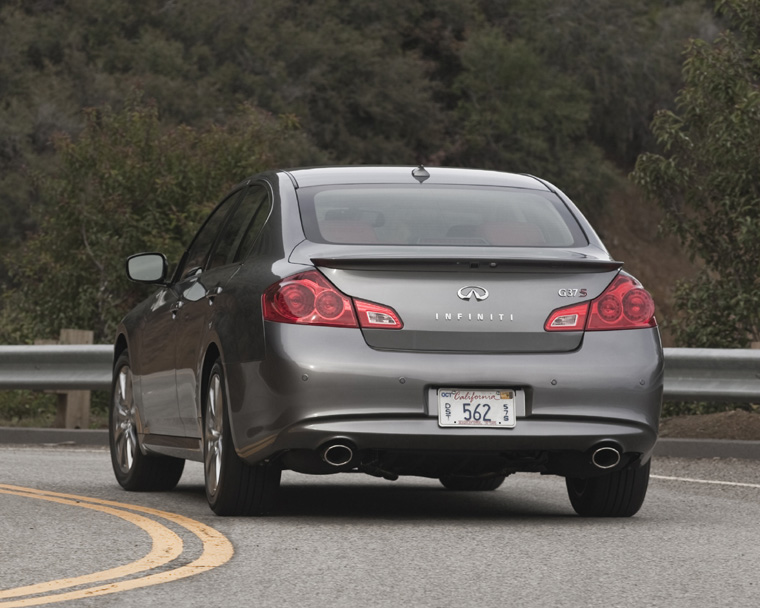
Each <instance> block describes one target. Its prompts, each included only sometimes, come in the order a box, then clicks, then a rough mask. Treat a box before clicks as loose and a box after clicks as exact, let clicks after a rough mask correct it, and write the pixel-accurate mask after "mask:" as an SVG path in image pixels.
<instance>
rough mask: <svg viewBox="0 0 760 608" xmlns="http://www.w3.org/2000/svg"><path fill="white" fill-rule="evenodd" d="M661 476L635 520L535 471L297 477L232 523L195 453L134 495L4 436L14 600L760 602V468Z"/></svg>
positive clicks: (5, 575)
mask: <svg viewBox="0 0 760 608" xmlns="http://www.w3.org/2000/svg"><path fill="white" fill-rule="evenodd" d="M653 472H654V474H655V475H657V476H658V477H657V478H654V479H653V480H652V482H651V485H650V491H649V495H648V497H647V501H646V503H645V504H644V507H643V509H642V510H641V511H640V513H639V514H638V515H637V516H636V517H634V518H631V519H624V520H590V519H582V518H579V517H576V516H575V515H574V514H573V512H572V509H571V508H570V505H569V502H568V500H567V497H566V494H565V488H564V482H563V480H562V479H559V478H554V477H541V476H538V475H528V474H519V475H515V476H513V477H510V478H508V479H507V481H506V483H505V484H504V485H503V486H502V488H500V489H499V490H497V491H495V492H487V493H457V492H449V491H446V490H444V489H443V488H442V487H441V486H439V485H438V484H437V483H436V482H434V481H431V480H425V479H406V480H404V479H402V480H401V481H397V482H387V481H383V480H376V479H373V478H370V477H367V476H363V475H362V476H359V475H346V474H344V475H337V476H331V477H307V476H300V475H296V474H286V475H285V476H284V478H283V489H282V505H281V508H280V511H279V513H278V514H277V515H274V516H269V517H265V518H218V517H216V516H214V515H213V514H212V513H211V511H210V510H209V509H208V506H207V505H206V501H205V496H204V493H203V486H202V480H203V477H202V468H201V466H200V465H199V464H197V463H189V464H188V467H187V469H186V472H185V475H184V476H183V478H182V481H181V482H180V485H179V486H178V489H177V490H176V491H174V492H171V493H159V494H134V493H127V492H124V491H123V490H121V489H120V488H119V487H118V486H117V485H116V483H115V481H114V479H113V476H112V472H111V470H110V461H109V457H108V452H107V451H106V450H103V449H99V448H97V449H92V448H90V449H86V448H65V447H41V446H37V447H18V446H0V513H1V514H0V608H7V607H10V606H32V605H40V603H41V602H43V601H44V602H50V601H52V602H53V603H47V605H50V606H62V607H69V606H84V607H93V608H94V607H101V606H151V607H153V606H155V607H162V606H172V607H175V606H176V607H183V608H184V607H195V606H197V607H203V608H206V607H208V606H217V605H218V606H237V605H241V606H242V605H246V606H257V607H268V606H287V607H299V608H300V607H311V606H315V607H316V606H318V607H322V606H324V607H330V608H337V607H344V606H345V607H351V608H357V607H365V606H366V607H372V606H383V607H384V606H388V607H394V608H396V607H399V606H403V607H405V608H412V607H415V608H416V607H418V606H419V607H427V606H430V607H446V606H452V607H465V606H477V607H488V606H519V607H529V606H558V607H559V606H572V607H587V606H604V607H605V608H612V607H616V606H620V607H626V608H628V607H638V606H668V607H679V606H688V607H689V608H696V607H701V606H710V607H712V606H747V607H750V606H752V607H756V606H760V569H759V568H758V566H759V565H760V462H757V461H742V460H730V459H729V460H719V459H711V460H682V459H676V458H660V459H658V460H656V461H655V466H654V471H653ZM666 478H678V479H666ZM684 479H691V480H709V481H716V482H725V483H697V482H695V481H685V480H684ZM40 491H42V493H41V492H40ZM61 494H64V495H66V496H61ZM112 503H118V504H112ZM232 547H234V555H233V554H232ZM61 579H66V580H63V581H61ZM69 579H73V580H69ZM46 581H54V582H53V583H50V584H48V585H47V586H45V585H41V583H44V582H46ZM25 586H28V588H26V589H19V587H25ZM108 592H110V593H108ZM65 597H71V598H73V599H70V600H68V601H63V602H61V600H62V599H63V598H65Z"/></svg>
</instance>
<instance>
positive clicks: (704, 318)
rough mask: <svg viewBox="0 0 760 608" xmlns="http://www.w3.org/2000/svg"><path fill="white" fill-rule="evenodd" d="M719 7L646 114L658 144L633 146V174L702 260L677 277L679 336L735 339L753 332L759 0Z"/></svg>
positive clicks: (712, 342) (759, 240) (731, 0)
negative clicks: (656, 107) (670, 103)
mask: <svg viewBox="0 0 760 608" xmlns="http://www.w3.org/2000/svg"><path fill="white" fill-rule="evenodd" d="M718 10H719V12H720V13H721V14H722V15H723V16H724V18H725V19H726V20H727V22H728V23H729V24H730V26H731V27H732V29H731V30H729V31H726V32H724V33H722V34H721V35H720V36H719V37H718V38H717V39H716V40H715V42H714V43H707V42H705V41H702V40H694V41H692V42H691V43H690V44H689V46H688V49H687V51H686V60H685V63H684V66H683V78H684V86H683V88H682V89H681V91H680V93H679V94H678V96H677V98H676V106H677V109H676V111H675V112H670V111H662V112H660V113H658V114H657V115H656V117H655V120H654V122H653V124H652V129H653V132H654V134H655V136H656V138H657V142H658V143H659V145H660V147H661V149H662V153H661V154H643V155H641V156H640V157H639V159H638V162H637V163H636V169H635V171H634V173H633V178H634V180H635V181H636V182H637V183H638V184H639V185H640V186H641V187H642V188H643V189H644V190H645V191H646V192H647V194H648V195H649V196H650V197H651V198H652V199H654V200H656V201H657V202H658V203H659V204H660V205H661V206H662V208H663V209H664V210H665V213H666V217H667V220H666V224H665V227H666V229H668V230H670V231H672V232H673V233H675V234H676V235H677V236H678V237H679V239H680V240H681V241H682V243H683V244H684V246H685V247H686V248H687V249H688V251H689V252H690V254H691V255H692V256H693V257H694V258H697V259H699V260H701V261H702V262H703V263H704V270H703V272H702V273H701V275H700V276H699V277H698V278H697V279H696V280H694V281H690V282H685V283H681V284H680V285H679V286H678V289H677V295H676V303H677V306H678V308H679V310H680V312H681V316H680V318H679V319H678V320H677V326H676V334H677V337H678V339H679V340H680V342H681V343H682V344H683V345H685V346H701V347H741V346H746V345H747V344H748V343H749V342H750V341H758V340H760V182H759V181H758V175H760V2H758V1H757V0H724V1H723V2H720V3H719V4H718Z"/></svg>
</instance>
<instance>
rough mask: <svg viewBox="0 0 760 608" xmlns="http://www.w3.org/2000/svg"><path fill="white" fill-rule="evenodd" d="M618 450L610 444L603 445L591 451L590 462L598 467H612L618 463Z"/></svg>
mask: <svg viewBox="0 0 760 608" xmlns="http://www.w3.org/2000/svg"><path fill="white" fill-rule="evenodd" d="M620 458H621V454H620V450H619V449H618V448H616V447H613V446H610V445H603V446H601V447H599V448H596V449H595V450H594V451H593V452H592V453H591V462H592V463H593V465H594V466H595V467H596V468H598V469H613V468H615V467H616V466H617V465H618V464H620Z"/></svg>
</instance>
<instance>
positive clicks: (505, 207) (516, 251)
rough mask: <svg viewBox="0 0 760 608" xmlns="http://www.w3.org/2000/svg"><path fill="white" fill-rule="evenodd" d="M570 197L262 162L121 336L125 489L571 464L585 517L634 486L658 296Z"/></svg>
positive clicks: (230, 505) (612, 510)
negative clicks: (194, 481) (198, 466)
mask: <svg viewBox="0 0 760 608" xmlns="http://www.w3.org/2000/svg"><path fill="white" fill-rule="evenodd" d="M621 267H622V263H621V262H617V261H615V260H613V259H612V258H611V257H610V255H609V253H608V252H607V250H606V249H605V247H604V245H603V244H602V242H601V241H600V239H599V237H598V236H597V235H596V234H595V232H594V230H593V229H592V227H591V226H590V225H589V223H588V222H587V221H586V219H585V218H584V217H583V215H582V214H581V212H580V211H579V210H578V208H577V207H576V206H575V205H574V204H573V203H572V202H571V201H570V200H569V199H568V198H567V197H566V196H565V195H564V194H563V193H562V192H561V191H560V190H558V189H557V188H556V187H554V186H553V185H551V184H549V183H547V182H546V181H544V180H541V179H538V178H536V177H532V176H528V175H516V174H509V173H499V172H491V171H477V170H465V169H447V168H437V167H436V168H425V167H417V168H414V167H331V168H317V169H298V170H291V171H275V172H270V173H264V174H260V175H255V176H253V177H251V178H250V179H247V180H245V181H244V182H243V183H241V184H240V185H239V186H238V187H236V188H235V189H234V190H233V191H232V192H231V193H230V194H229V195H228V196H227V197H226V198H225V199H224V200H223V201H222V202H221V203H220V204H219V205H218V206H217V207H216V209H215V210H214V212H213V213H212V214H211V215H210V217H209V218H208V220H207V221H206V222H205V223H204V225H203V226H202V227H201V228H200V230H199V232H198V234H197V235H196V237H195V239H194V240H193V241H192V242H191V243H190V246H189V247H188V249H187V251H186V252H185V254H184V256H183V257H182V259H181V260H180V261H179V263H178V264H177V266H176V268H174V269H173V271H172V272H171V273H170V272H169V270H168V264H167V261H166V258H165V257H164V256H163V255H161V254H159V253H142V254H137V255H134V256H132V257H131V258H130V259H129V260H128V261H127V272H128V274H129V276H130V278H132V279H133V280H135V281H139V282H143V283H153V284H155V285H156V287H157V290H156V291H155V293H153V295H151V296H150V297H149V298H148V299H147V300H145V301H144V302H143V303H141V304H140V305H138V306H137V307H136V308H135V309H134V310H132V311H131V312H130V313H129V314H128V315H127V316H126V317H125V318H124V320H123V322H122V323H121V325H120V327H119V330H118V335H117V337H116V359H115V365H114V383H113V398H112V408H111V424H110V429H111V455H112V461H113V467H114V472H115V474H116V478H117V480H118V482H119V483H120V484H121V485H122V486H123V487H124V488H126V489H128V490H151V489H153V490H166V489H170V488H172V487H174V485H176V483H177V482H178V480H179V478H180V476H181V474H182V469H183V466H184V461H185V460H186V459H191V460H198V461H202V462H204V463H205V478H206V484H205V485H206V494H207V497H208V501H209V505H210V506H211V508H212V509H213V510H214V512H216V513H217V514H219V515H235V514H261V513H266V512H268V511H270V510H271V509H273V508H274V507H275V505H276V497H277V489H278V487H279V483H280V474H281V471H282V470H284V469H290V470H294V471H298V472H301V473H309V474H327V473H339V472H347V471H353V472H356V471H358V472H362V473H366V474H369V475H374V476H378V477H384V478H386V479H389V480H393V479H396V478H398V476H400V475H417V476H424V477H432V478H437V479H440V481H441V483H442V484H443V486H444V487H445V488H448V489H449V490H452V491H488V490H494V489H495V488H497V487H499V486H500V485H501V484H502V482H503V481H504V479H505V478H506V477H507V476H508V475H510V474H512V473H515V472H518V471H532V472H536V473H542V474H553V475H561V476H563V477H565V478H566V482H567V490H568V495H569V498H570V501H571V503H572V505H573V507H574V508H575V510H576V511H577V512H578V513H579V514H580V515H583V516H618V517H619V516H630V515H633V514H634V513H636V512H637V511H638V510H639V508H640V507H641V504H642V502H643V501H644V497H645V495H646V490H647V483H648V479H649V465H650V458H651V454H652V450H653V447H654V444H655V441H656V438H657V427H658V419H659V414H660V405H661V398H662V382H663V357H662V348H661V344H660V338H659V333H658V329H657V324H656V321H655V318H654V304H653V302H652V298H651V297H650V295H649V294H648V293H647V292H646V291H645V290H644V289H643V288H642V286H641V284H640V283H639V282H638V281H637V280H636V279H635V278H634V277H632V276H631V275H629V274H627V273H626V272H624V271H623V270H621Z"/></svg>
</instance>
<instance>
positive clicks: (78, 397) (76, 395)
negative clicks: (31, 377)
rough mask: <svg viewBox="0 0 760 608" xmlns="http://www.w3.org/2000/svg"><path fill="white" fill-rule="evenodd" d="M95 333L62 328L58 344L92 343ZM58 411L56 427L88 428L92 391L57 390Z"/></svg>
mask: <svg viewBox="0 0 760 608" xmlns="http://www.w3.org/2000/svg"><path fill="white" fill-rule="evenodd" d="M94 338H95V336H94V333H93V332H92V331H90V330H87V329H62V330H61V334H60V337H59V339H58V344H92V342H93V340H94ZM36 343H37V344H41V343H48V344H50V343H51V342H50V341H47V340H39V341H36ZM53 343H55V342H53ZM56 393H57V395H58V404H57V405H58V411H57V412H56V415H55V422H54V423H53V426H54V427H55V428H64V429H86V428H88V427H89V426H90V400H91V398H92V394H91V393H90V391H56Z"/></svg>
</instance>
